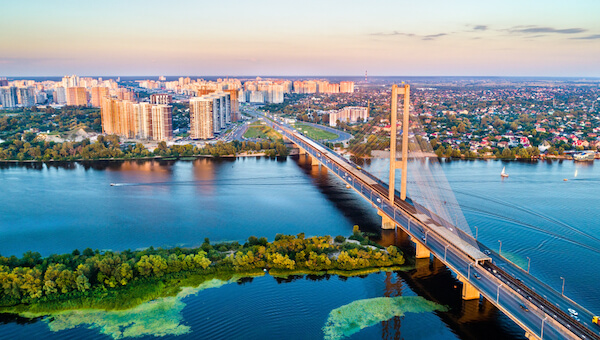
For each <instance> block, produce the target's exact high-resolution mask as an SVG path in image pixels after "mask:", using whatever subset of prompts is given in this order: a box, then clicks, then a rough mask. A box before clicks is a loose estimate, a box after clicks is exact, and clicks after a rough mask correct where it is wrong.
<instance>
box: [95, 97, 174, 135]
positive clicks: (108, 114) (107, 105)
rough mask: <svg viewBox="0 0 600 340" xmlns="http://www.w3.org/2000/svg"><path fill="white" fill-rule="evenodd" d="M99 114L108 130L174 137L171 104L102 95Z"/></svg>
mask: <svg viewBox="0 0 600 340" xmlns="http://www.w3.org/2000/svg"><path fill="white" fill-rule="evenodd" d="M100 114H101V120H102V132H103V133H105V134H115V135H119V136H122V137H125V138H140V139H152V140H163V141H164V140H170V139H172V138H173V118H172V107H171V106H169V105H162V104H159V105H153V104H150V103H135V102H132V101H129V100H119V99H116V98H110V97H103V98H102V99H101V111H100Z"/></svg>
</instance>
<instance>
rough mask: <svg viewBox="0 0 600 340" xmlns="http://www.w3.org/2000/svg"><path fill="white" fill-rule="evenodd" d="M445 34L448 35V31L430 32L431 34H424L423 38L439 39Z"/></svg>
mask: <svg viewBox="0 0 600 340" xmlns="http://www.w3.org/2000/svg"><path fill="white" fill-rule="evenodd" d="M445 35H448V33H438V34H430V35H426V36H424V37H423V40H433V39H437V38H439V37H443V36H445Z"/></svg>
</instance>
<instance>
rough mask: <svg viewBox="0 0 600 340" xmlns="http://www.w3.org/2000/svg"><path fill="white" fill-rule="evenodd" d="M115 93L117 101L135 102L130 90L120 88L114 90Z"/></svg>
mask: <svg viewBox="0 0 600 340" xmlns="http://www.w3.org/2000/svg"><path fill="white" fill-rule="evenodd" d="M115 93H116V95H117V99H121V100H131V101H136V100H137V98H136V96H135V93H134V92H133V91H130V90H128V89H125V88H122V87H119V88H117V89H116V90H115Z"/></svg>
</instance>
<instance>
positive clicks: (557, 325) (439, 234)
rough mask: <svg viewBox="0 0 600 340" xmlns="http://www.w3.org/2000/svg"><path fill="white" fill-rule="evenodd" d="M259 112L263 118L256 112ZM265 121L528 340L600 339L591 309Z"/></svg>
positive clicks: (287, 130) (347, 164) (324, 151)
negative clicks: (574, 314)
mask: <svg viewBox="0 0 600 340" xmlns="http://www.w3.org/2000/svg"><path fill="white" fill-rule="evenodd" d="M254 113H256V114H258V115H262V114H261V113H259V112H256V111H255V112H254ZM263 117H264V116H263ZM265 118H266V117H265ZM265 122H266V123H267V124H268V125H270V126H271V127H273V128H274V129H276V130H278V131H280V132H281V133H282V134H283V135H284V136H285V137H286V138H288V139H289V140H290V141H292V142H293V143H294V144H296V145H297V146H299V147H300V148H302V149H303V150H305V151H306V152H307V153H308V154H310V156H311V157H313V158H314V159H317V160H318V161H319V162H320V164H322V165H323V166H325V167H326V168H327V169H329V170H330V171H331V172H333V173H334V174H335V175H337V176H338V177H339V178H340V179H342V180H343V181H344V182H346V183H347V185H349V186H350V187H352V188H353V189H354V190H355V191H356V192H358V193H359V194H360V195H361V196H363V197H364V198H365V199H367V200H368V201H369V202H371V204H372V205H373V206H374V207H376V208H377V209H378V210H380V211H382V212H383V213H384V214H385V215H387V216H388V217H389V218H391V219H392V220H393V221H394V222H395V223H396V225H398V226H400V227H401V228H402V229H403V230H404V231H405V232H406V233H407V234H408V235H409V236H410V237H411V238H412V239H413V240H415V241H416V242H419V243H422V244H423V245H424V246H425V247H426V248H427V249H428V250H429V251H430V252H431V253H433V254H434V256H435V257H437V258H438V259H439V260H440V261H442V262H443V263H444V264H445V265H446V266H448V267H449V268H450V269H452V271H453V272H454V273H456V274H457V275H458V277H459V280H461V281H462V282H463V284H468V285H472V286H473V287H475V288H476V289H477V291H479V292H480V293H481V294H482V295H483V296H484V297H485V298H486V299H488V300H489V301H490V302H491V303H492V304H494V305H495V306H496V307H497V308H498V309H500V310H501V311H502V312H504V313H505V314H506V315H507V316H508V317H509V318H510V319H512V320H513V321H514V322H515V323H517V324H518V325H519V326H520V327H522V328H523V329H524V330H525V332H526V335H527V336H528V337H529V338H532V339H577V338H580V339H600V336H599V334H600V327H598V326H597V325H594V324H592V323H591V318H592V313H590V312H589V311H587V310H585V309H584V308H582V307H581V306H579V305H577V304H576V303H575V302H573V301H571V300H570V299H568V298H566V297H564V296H562V295H561V294H559V293H557V292H556V291H555V290H553V289H552V288H550V287H548V286H547V285H545V284H543V283H542V282H540V281H539V280H537V279H535V278H534V277H533V276H531V275H529V274H528V273H527V272H525V271H523V270H522V269H520V268H519V267H517V266H516V265H514V264H512V263H511V262H510V261H508V260H506V259H505V258H504V257H502V256H501V255H499V254H497V253H495V252H493V251H491V249H489V248H487V247H485V246H484V245H483V244H481V243H479V242H477V241H476V240H474V239H472V237H471V236H469V235H467V234H465V233H463V232H462V231H460V230H457V228H453V227H452V226H450V225H446V226H442V225H441V224H439V223H437V222H434V221H433V220H432V219H431V218H430V216H432V214H431V213H429V212H427V211H426V209H424V208H423V207H420V206H418V205H417V204H416V203H413V202H411V201H410V199H407V200H406V201H403V200H401V199H400V198H399V197H396V198H395V200H394V201H395V202H393V203H392V202H390V201H389V200H388V199H387V196H388V195H387V185H386V184H385V183H383V182H381V181H380V180H378V179H376V178H375V177H373V176H372V175H371V174H369V173H368V172H366V171H363V170H361V169H359V168H358V167H357V166H356V165H354V164H353V163H351V162H349V161H348V160H346V159H344V158H343V157H340V156H339V155H337V154H336V153H335V152H334V151H332V150H330V149H328V148H326V147H324V146H323V145H320V144H318V143H316V142H314V141H313V140H311V139H309V138H307V137H306V136H303V135H301V134H299V133H298V132H296V131H294V130H293V129H292V128H291V127H290V126H288V125H286V124H283V123H279V122H274V121H271V120H270V119H268V118H267V119H266V120H265ZM417 208H418V209H417ZM459 235H460V236H459ZM469 238H471V239H470V240H469ZM480 249H481V250H484V251H485V253H483V252H482V251H480ZM488 254H489V255H488ZM568 308H572V309H574V310H576V311H578V312H579V317H580V318H582V319H581V320H582V321H583V323H582V322H579V321H577V320H575V319H574V318H573V317H571V316H570V315H569V314H568V312H567V310H568Z"/></svg>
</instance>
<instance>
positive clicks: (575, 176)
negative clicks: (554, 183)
mask: <svg viewBox="0 0 600 340" xmlns="http://www.w3.org/2000/svg"><path fill="white" fill-rule="evenodd" d="M573 178H577V169H575V174H574V175H573ZM563 181H565V182H566V181H568V179H566V178H565V179H563Z"/></svg>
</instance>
